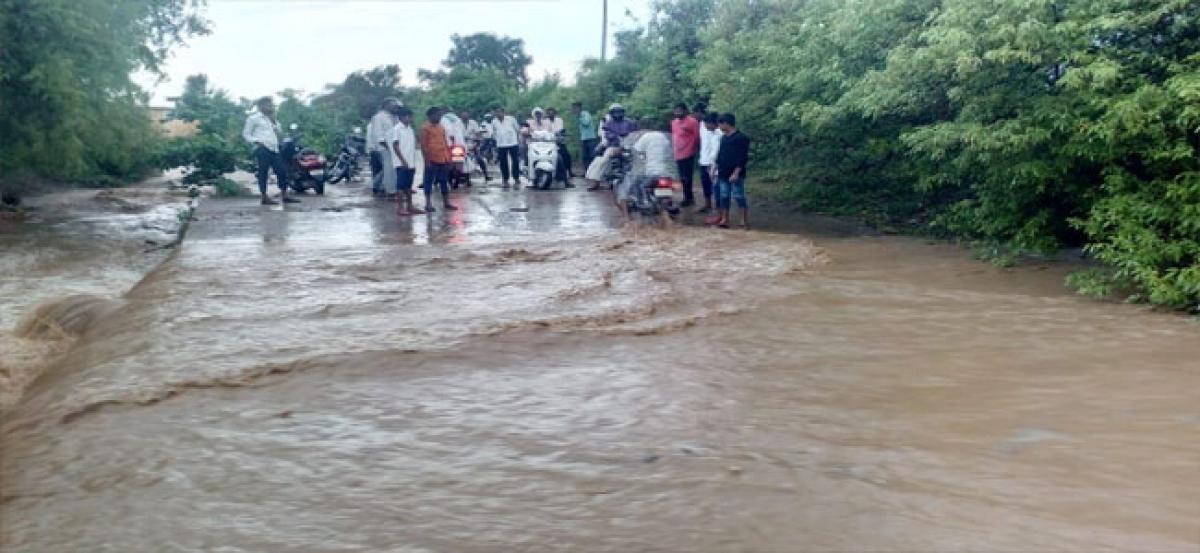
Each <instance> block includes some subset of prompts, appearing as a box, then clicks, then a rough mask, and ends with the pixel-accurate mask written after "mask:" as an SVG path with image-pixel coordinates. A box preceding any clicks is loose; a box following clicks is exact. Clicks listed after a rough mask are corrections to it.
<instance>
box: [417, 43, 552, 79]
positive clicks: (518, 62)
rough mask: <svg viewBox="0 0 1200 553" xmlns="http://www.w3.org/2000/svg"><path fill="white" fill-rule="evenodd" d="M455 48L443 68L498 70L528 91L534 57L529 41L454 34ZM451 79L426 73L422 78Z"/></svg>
mask: <svg viewBox="0 0 1200 553" xmlns="http://www.w3.org/2000/svg"><path fill="white" fill-rule="evenodd" d="M450 40H451V41H452V42H453V44H454V45H453V46H452V47H451V48H450V53H449V54H448V55H447V56H446V59H445V60H444V61H442V66H443V67H445V68H446V69H447V70H450V71H453V70H454V69H456V68H460V67H465V68H469V69H479V70H482V69H494V70H496V71H499V72H500V73H501V74H503V75H504V76H505V77H507V78H508V79H510V80H512V81H513V82H515V83H516V84H517V86H518V87H519V88H524V87H525V86H526V85H527V84H528V83H529V78H528V77H527V76H526V74H525V70H526V69H528V68H529V65H530V64H531V63H533V58H531V57H529V54H526V53H525V41H524V40H521V39H519V38H510V37H507V36H504V37H500V36H496V35H494V34H492V33H475V34H473V35H468V36H462V35H457V34H456V35H452V36H451V37H450ZM446 76H447V73H446V72H445V71H439V72H429V71H422V73H421V78H422V80H425V81H427V82H431V83H435V82H438V81H440V80H441V79H444V78H445V77H446Z"/></svg>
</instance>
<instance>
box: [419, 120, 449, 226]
mask: <svg viewBox="0 0 1200 553" xmlns="http://www.w3.org/2000/svg"><path fill="white" fill-rule="evenodd" d="M441 121H442V110H441V108H437V107H432V108H429V110H428V111H426V112H425V125H423V126H422V127H421V155H423V156H424V157H425V176H424V177H423V178H422V179H421V188H422V189H424V190H425V212H426V213H433V212H434V211H437V210H436V209H434V208H433V183H434V182H437V184H438V187H439V188H441V189H442V207H444V208H445V209H446V211H457V210H458V208H457V207H455V206H453V205H451V204H450V146H447V145H446V129H445V127H442V125H441Z"/></svg>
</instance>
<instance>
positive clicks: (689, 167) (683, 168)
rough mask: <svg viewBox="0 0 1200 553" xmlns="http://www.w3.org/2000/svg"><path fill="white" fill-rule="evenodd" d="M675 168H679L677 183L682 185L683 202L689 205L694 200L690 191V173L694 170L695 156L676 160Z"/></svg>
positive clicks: (694, 195)
mask: <svg viewBox="0 0 1200 553" xmlns="http://www.w3.org/2000/svg"><path fill="white" fill-rule="evenodd" d="M675 166H676V167H678V168H679V182H680V184H682V185H683V201H684V203H689V204H690V203H692V202H694V201H695V200H696V193H695V192H693V191H692V173H693V172H695V169H696V156H692V157H689V158H686V159H677V160H675Z"/></svg>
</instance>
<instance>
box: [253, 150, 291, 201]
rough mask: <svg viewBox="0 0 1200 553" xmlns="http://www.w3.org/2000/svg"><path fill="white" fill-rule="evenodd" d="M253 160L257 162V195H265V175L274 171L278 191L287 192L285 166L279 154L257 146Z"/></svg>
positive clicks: (286, 171)
mask: <svg viewBox="0 0 1200 553" xmlns="http://www.w3.org/2000/svg"><path fill="white" fill-rule="evenodd" d="M254 160H255V161H256V162H258V171H257V172H256V173H255V176H256V177H258V193H259V194H262V195H263V196H266V195H267V173H268V172H270V171H275V180H276V181H278V184H279V191H280V192H282V191H284V190H287V187H288V176H287V174H288V170H287V164H286V163H284V162H283V156H282V155H279V152H272V151H271V150H268V149H267V148H266V147H265V146H259V147H257V148H255V149H254Z"/></svg>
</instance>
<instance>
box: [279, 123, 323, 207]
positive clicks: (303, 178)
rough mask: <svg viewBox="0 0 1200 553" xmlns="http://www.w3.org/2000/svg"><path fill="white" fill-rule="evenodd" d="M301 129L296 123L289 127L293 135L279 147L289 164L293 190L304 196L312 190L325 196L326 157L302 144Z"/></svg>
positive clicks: (289, 175)
mask: <svg viewBox="0 0 1200 553" xmlns="http://www.w3.org/2000/svg"><path fill="white" fill-rule="evenodd" d="M299 129H300V126H299V125H297V124H295V123H292V124H291V125H290V126H288V130H289V131H291V134H289V135H288V136H287V137H286V138H284V139H283V143H282V144H280V147H279V153H280V155H282V156H283V159H284V160H286V161H287V164H288V180H290V181H292V190H295V191H296V192H297V193H300V194H303V193H304V191H306V190H308V189H310V188H311V189H312V190H313V191H314V192H316V193H317V194H324V193H325V180H326V177H325V156H323V155H321V154H318V153H317V152H316V150H312V149H309V148H305V147H304V146H303V145H302V144H300V139H299V134H300V133H299Z"/></svg>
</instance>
